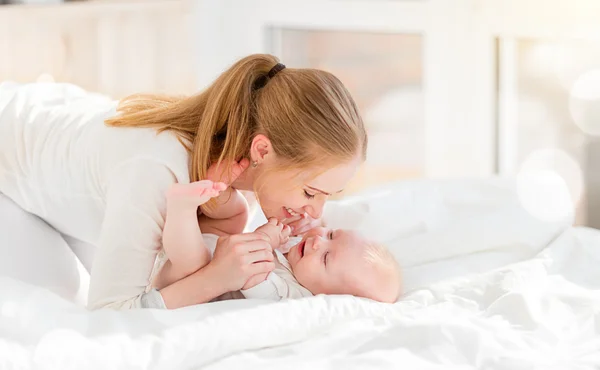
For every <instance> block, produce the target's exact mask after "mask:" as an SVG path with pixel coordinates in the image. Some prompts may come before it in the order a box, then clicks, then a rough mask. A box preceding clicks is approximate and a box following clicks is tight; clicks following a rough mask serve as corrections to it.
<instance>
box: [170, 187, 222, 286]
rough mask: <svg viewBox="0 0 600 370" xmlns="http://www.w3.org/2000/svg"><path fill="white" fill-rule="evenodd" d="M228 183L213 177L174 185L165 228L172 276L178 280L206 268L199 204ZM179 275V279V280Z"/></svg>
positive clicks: (208, 257)
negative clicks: (214, 180) (214, 179)
mask: <svg viewBox="0 0 600 370" xmlns="http://www.w3.org/2000/svg"><path fill="white" fill-rule="evenodd" d="M224 188H225V184H223V183H213V182H212V181H210V180H204V181H198V182H194V183H191V184H175V185H173V186H172V187H171V188H170V189H169V191H168V193H167V215H166V220H165V226H164V230H163V236H162V240H163V248H164V250H165V253H166V255H167V258H168V259H169V261H170V266H169V267H168V268H167V269H170V270H172V271H171V273H169V275H172V277H171V278H170V279H169V280H171V279H175V281H176V280H179V279H181V278H183V277H185V276H187V275H189V274H191V273H193V272H195V271H197V270H199V269H200V268H202V267H204V266H205V265H206V264H207V263H208V262H209V261H210V252H209V250H208V249H207V248H206V246H205V245H204V241H203V240H202V232H201V231H200V227H199V226H198V217H197V209H198V206H200V205H202V204H204V203H206V202H207V201H208V200H209V199H210V198H212V197H215V196H217V195H218V194H219V192H220V191H222V190H224ZM176 277H179V279H176Z"/></svg>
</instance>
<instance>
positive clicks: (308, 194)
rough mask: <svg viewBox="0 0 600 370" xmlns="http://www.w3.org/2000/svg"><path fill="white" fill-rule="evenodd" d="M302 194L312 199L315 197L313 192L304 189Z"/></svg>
mask: <svg viewBox="0 0 600 370" xmlns="http://www.w3.org/2000/svg"><path fill="white" fill-rule="evenodd" d="M304 196H305V197H306V198H308V199H312V198H314V197H315V194H310V193H309V192H307V191H306V190H304Z"/></svg>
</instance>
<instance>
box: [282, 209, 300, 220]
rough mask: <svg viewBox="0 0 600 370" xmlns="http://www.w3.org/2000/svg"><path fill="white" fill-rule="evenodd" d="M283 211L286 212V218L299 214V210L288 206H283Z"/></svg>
mask: <svg viewBox="0 0 600 370" xmlns="http://www.w3.org/2000/svg"><path fill="white" fill-rule="evenodd" d="M283 212H284V213H285V217H286V218H292V217H294V216H297V215H298V212H296V211H294V210H293V209H291V208H288V207H283Z"/></svg>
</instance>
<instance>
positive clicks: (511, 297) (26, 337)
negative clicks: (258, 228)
mask: <svg viewBox="0 0 600 370" xmlns="http://www.w3.org/2000/svg"><path fill="white" fill-rule="evenodd" d="M515 189H516V188H515V184H514V182H513V181H512V180H511V179H499V178H494V179H485V180H481V179H473V180H469V179H457V180H423V181H407V182H399V183H393V184H388V185H385V186H381V187H379V188H376V189H371V190H369V191H368V192H365V193H362V194H358V195H356V196H354V197H352V198H349V199H345V200H343V201H336V202H332V203H330V204H329V206H328V209H327V210H326V212H327V216H328V217H329V219H330V225H331V226H333V227H340V226H346V227H352V228H357V229H359V230H361V231H362V232H364V233H366V234H368V235H370V236H372V237H374V238H376V239H378V240H380V241H381V242H383V243H385V244H386V245H387V246H388V247H389V248H390V249H391V250H392V252H393V253H394V255H395V257H396V258H397V259H398V261H399V262H400V264H401V265H402V267H403V271H404V275H403V284H404V287H405V291H406V294H405V295H404V296H403V297H402V299H401V300H399V301H398V302H397V303H396V304H380V303H375V302H372V301H369V300H366V299H359V298H354V297H348V296H316V297H311V298H306V299H300V300H289V301H285V302H279V303H271V302H266V301H260V300H234V301H223V302H215V303H210V304H204V305H198V306H193V307H187V308H184V309H179V310H173V311H161V310H138V311H128V312H117V311H110V310H100V311H95V312H89V311H87V310H86V309H84V308H83V307H82V306H81V304H80V303H81V299H82V297H84V292H85V285H86V281H87V280H86V279H87V278H89V276H86V270H85V268H82V267H81V266H80V265H77V263H78V262H77V261H76V259H74V257H73V256H71V255H70V254H69V253H70V249H69V248H68V246H67V244H66V243H65V242H64V240H62V238H60V237H59V236H57V235H54V234H53V232H52V230H51V229H48V226H47V225H45V224H43V223H42V222H40V221H39V220H37V219H34V218H32V217H30V216H29V215H26V216H23V215H18V216H15V215H16V213H18V212H20V211H19V210H18V209H15V208H14V205H11V204H10V202H9V201H8V200H7V199H1V198H0V216H1V217H0V247H1V248H3V249H2V250H3V251H4V253H3V256H4V257H6V255H7V253H12V252H11V251H14V250H15V248H19V250H23V248H25V249H26V248H27V246H26V245H23V244H21V245H19V242H20V241H22V240H23V239H22V236H23V233H29V232H28V231H27V228H26V227H25V226H21V227H20V228H19V227H16V226H15V225H17V223H18V224H19V225H29V226H27V227H30V228H31V229H30V230H33V229H36V230H41V231H40V232H41V234H40V235H41V236H40V242H44V243H47V244H48V248H53V249H52V250H53V251H56V252H55V255H54V256H53V257H52V258H54V261H55V263H59V262H60V263H64V264H67V265H69V266H73V267H72V268H65V269H62V270H61V271H60V272H59V274H62V275H61V276H58V277H57V276H44V274H56V272H52V271H50V270H48V271H45V270H44V266H47V265H48V264H43V263H39V264H38V265H39V266H38V267H36V274H35V275H36V276H35V278H31V279H28V277H27V275H24V274H23V271H24V269H25V268H26V266H21V267H20V268H16V267H15V263H8V262H6V258H3V260H4V262H0V268H1V269H0V271H1V272H2V273H1V275H3V276H2V277H0V368H2V369H5V368H19V369H21V368H23V369H77V370H80V369H96V368H98V369H238V368H244V369H271V368H285V369H322V368H335V369H369V368H373V369H399V368H409V369H417V368H418V369H515V370H517V369H518V370H521V369H561V370H562V369H594V368H596V369H597V368H600V231H597V230H593V229H587V228H582V227H572V226H571V224H572V220H573V219H572V215H570V214H564V215H561V217H553V218H552V219H551V220H548V219H546V220H544V219H540V217H534V216H532V213H533V214H535V212H531V210H530V209H528V207H523V204H524V202H523V199H522V197H521V196H520V194H519V192H518V191H516V190H515ZM0 197H1V195H0ZM545 202H552V198H548V199H545V200H543V202H542V203H544V204H545ZM261 221H262V220H261V217H260V216H259V215H257V216H256V217H255V218H254V221H253V222H254V224H259V223H260V222H261ZM11 223H12V224H11ZM31 232H32V233H33V231H31ZM23 253H24V254H25V255H26V253H25V252H23ZM49 255H51V253H49ZM27 258H29V259H31V258H32V257H31V256H30V257H27ZM27 258H25V260H27ZM40 258H42V259H43V258H50V257H40ZM3 264H4V265H3ZM2 266H5V267H2ZM6 266H12V268H6ZM36 266H37V265H36ZM74 280H75V281H77V283H75V284H73V283H72V282H73V281H74ZM61 281H64V282H71V285H72V286H69V287H68V288H64V286H63V291H60V290H57V287H58V286H60V285H61ZM63 285H64V284H63ZM65 289H66V290H65Z"/></svg>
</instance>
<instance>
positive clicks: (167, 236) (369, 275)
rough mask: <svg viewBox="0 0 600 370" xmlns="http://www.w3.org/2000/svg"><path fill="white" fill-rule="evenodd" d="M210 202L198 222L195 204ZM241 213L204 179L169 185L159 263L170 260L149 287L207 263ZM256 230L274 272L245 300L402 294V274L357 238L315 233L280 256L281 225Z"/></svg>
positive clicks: (242, 206)
mask: <svg viewBox="0 0 600 370" xmlns="http://www.w3.org/2000/svg"><path fill="white" fill-rule="evenodd" d="M211 198H216V201H217V202H218V203H219V204H220V205H219V207H201V209H202V214H201V215H200V216H199V217H197V215H196V212H197V209H198V206H202V205H204V204H205V203H206V202H207V201H208V200H209V199H211ZM211 208H214V210H213V209H211ZM247 214H248V212H247V205H246V202H245V199H244V198H243V196H242V195H241V194H240V193H239V192H238V191H236V190H234V189H232V188H228V187H227V186H226V185H225V184H223V183H218V182H212V181H210V180H203V181H198V182H195V183H192V184H176V185H174V186H173V187H172V188H171V189H170V190H169V192H168V194H167V217H166V222H165V227H164V232H163V247H164V254H165V255H164V256H163V258H164V257H166V258H168V261H166V262H165V263H164V266H162V269H161V270H160V273H159V275H158V276H157V278H156V279H155V280H154V282H153V286H154V287H156V288H158V289H160V288H161V287H163V286H166V285H168V284H170V283H172V282H174V281H177V280H179V279H181V278H183V277H185V276H187V275H189V274H191V273H193V272H195V271H197V270H198V269H200V268H202V267H204V266H205V265H206V264H208V262H209V261H210V259H211V258H212V255H213V253H214V250H215V247H216V244H217V240H218V238H219V236H227V235H231V234H238V233H241V232H242V231H243V228H244V226H245V224H246V221H247ZM198 226H200V227H198ZM201 230H202V231H201ZM256 232H260V233H263V234H264V235H265V236H266V237H267V239H268V240H269V242H270V244H271V247H272V248H273V253H274V257H275V258H274V259H273V260H274V262H275V269H274V270H273V271H272V272H271V273H268V274H262V275H257V276H255V277H253V278H251V279H250V280H249V281H248V282H247V283H246V285H245V286H244V287H243V289H242V290H241V291H240V292H241V294H243V296H244V297H246V298H263V299H273V300H280V299H286V298H300V297H307V296H312V295H316V294H350V295H354V296H357V297H364V298H370V299H373V300H376V301H380V302H387V303H393V302H395V301H396V300H397V299H398V297H399V295H400V292H401V283H400V268H399V266H398V264H397V262H396V260H395V259H394V257H393V256H392V255H391V253H390V252H389V251H388V250H387V249H386V248H385V247H383V246H381V245H379V244H377V243H374V242H371V241H369V240H367V239H365V238H364V237H362V236H361V235H360V234H358V233H357V232H354V231H351V230H341V229H340V230H331V229H326V228H323V227H318V228H314V229H312V230H310V231H308V232H307V233H306V234H304V236H303V237H302V239H301V240H300V241H299V242H298V243H296V244H295V245H294V246H293V247H292V248H291V249H289V251H288V252H287V253H285V254H284V253H282V251H281V250H280V248H281V247H282V246H284V245H285V244H286V243H287V242H288V239H289V235H290V228H289V227H288V226H287V225H283V224H282V223H281V222H279V221H278V220H277V219H275V218H271V219H270V220H269V221H268V222H267V223H266V224H265V225H263V226H261V227H259V228H258V229H256ZM157 268H161V266H157Z"/></svg>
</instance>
